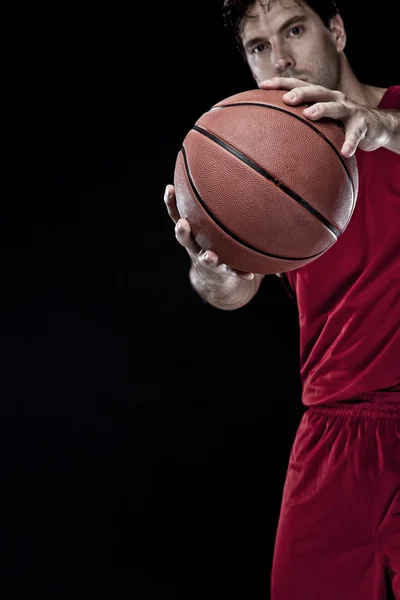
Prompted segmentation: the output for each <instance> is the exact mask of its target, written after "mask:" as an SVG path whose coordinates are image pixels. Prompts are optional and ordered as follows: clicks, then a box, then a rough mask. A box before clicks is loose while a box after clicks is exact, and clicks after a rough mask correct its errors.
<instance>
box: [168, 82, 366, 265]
mask: <svg viewBox="0 0 400 600" xmlns="http://www.w3.org/2000/svg"><path fill="white" fill-rule="evenodd" d="M284 93H285V90H261V89H255V90H249V91H245V92H242V93H239V94H235V95H234V96H230V97H229V98H226V99H225V100H222V101H221V102H218V103H217V104H215V105H214V106H213V107H212V108H211V109H210V110H209V111H208V112H206V113H204V114H203V115H201V117H200V118H199V119H198V120H197V121H196V123H195V125H194V126H193V128H192V129H191V130H190V131H189V132H188V133H187V135H186V137H185V139H184V141H183V145H182V148H181V149H180V151H179V153H178V156H177V160H176V164H175V171H174V185H175V193H176V201H177V207H178V211H179V214H180V216H181V217H183V218H185V219H187V220H188V221H189V223H190V226H191V229H192V235H193V237H194V239H195V240H196V242H197V243H198V244H199V245H200V246H201V248H203V249H204V250H213V251H214V252H216V254H217V255H218V257H219V259H220V261H221V262H224V263H226V264H228V265H229V266H231V267H233V268H235V269H239V270H241V271H248V272H253V273H264V274H267V273H279V272H285V271H291V270H293V269H297V268H299V267H301V266H303V265H306V264H307V263H309V262H311V261H313V260H316V259H317V258H318V257H319V256H321V255H322V254H324V252H326V251H327V250H329V248H330V247H331V246H333V244H334V243H335V242H336V241H337V240H338V238H339V236H340V235H341V234H342V233H343V231H344V230H345V229H346V227H347V225H348V223H349V221H350V219H351V216H352V214H353V211H354V208H355V204H356V200H357V194H358V170H357V162H356V158H355V156H352V157H350V158H346V157H344V156H342V155H341V153H340V149H341V147H342V145H343V143H344V139H345V133H344V127H343V125H342V123H341V122H339V121H336V120H332V119H328V118H324V119H319V120H318V121H309V120H307V119H306V117H305V116H304V115H303V110H304V108H305V105H300V106H288V105H287V104H285V103H284V102H283V100H282V95H283V94H284Z"/></svg>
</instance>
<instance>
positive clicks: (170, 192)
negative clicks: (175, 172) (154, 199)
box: [164, 185, 180, 223]
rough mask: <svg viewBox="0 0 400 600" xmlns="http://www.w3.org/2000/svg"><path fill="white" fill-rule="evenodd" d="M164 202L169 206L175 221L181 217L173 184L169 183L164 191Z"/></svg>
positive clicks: (170, 213)
mask: <svg viewBox="0 0 400 600" xmlns="http://www.w3.org/2000/svg"><path fill="white" fill-rule="evenodd" d="M164 202H165V204H166V207H167V211H168V214H169V216H170V217H171V219H172V220H173V222H174V223H176V222H177V221H178V220H179V219H180V214H179V211H178V208H177V206H176V199H175V188H174V186H173V185H167V187H166V188H165V192H164Z"/></svg>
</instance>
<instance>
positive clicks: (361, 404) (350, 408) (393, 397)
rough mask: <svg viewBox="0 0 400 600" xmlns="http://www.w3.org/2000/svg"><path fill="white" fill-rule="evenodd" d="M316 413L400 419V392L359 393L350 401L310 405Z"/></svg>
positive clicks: (310, 408)
mask: <svg viewBox="0 0 400 600" xmlns="http://www.w3.org/2000/svg"><path fill="white" fill-rule="evenodd" d="M309 410H310V411H312V412H315V413H318V414H327V415H343V416H347V417H379V418H387V419H400V394H398V393H397V392H396V393H393V394H387V393H372V394H361V395H360V396H357V398H354V399H352V400H350V401H347V402H346V401H343V402H336V403H334V404H333V403H332V404H323V405H316V406H310V407H309Z"/></svg>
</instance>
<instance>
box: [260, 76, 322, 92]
mask: <svg viewBox="0 0 400 600" xmlns="http://www.w3.org/2000/svg"><path fill="white" fill-rule="evenodd" d="M259 85H260V88H261V89H264V90H268V89H281V90H291V89H293V88H295V87H301V86H304V85H309V86H310V85H312V84H310V83H307V81H303V80H302V79H295V78H294V77H272V78H271V79H265V80H264V81H261V82H260V84H259Z"/></svg>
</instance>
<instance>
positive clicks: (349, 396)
mask: <svg viewBox="0 0 400 600" xmlns="http://www.w3.org/2000/svg"><path fill="white" fill-rule="evenodd" d="M223 13H224V17H225V22H226V24H227V26H228V27H230V29H231V31H232V33H233V34H234V37H235V39H236V42H237V44H238V46H239V49H240V51H241V52H242V54H243V57H244V58H245V60H246V62H247V64H248V66H249V68H250V70H251V73H252V75H253V77H254V79H255V81H256V82H257V84H258V86H259V87H261V88H264V89H272V88H275V89H282V94H284V95H283V100H284V101H285V102H286V103H288V104H303V103H304V104H307V105H308V108H304V115H305V116H306V117H307V118H308V119H310V120H316V119H320V118H321V117H331V118H334V119H338V120H341V121H342V122H343V124H344V126H345V130H346V136H345V143H344V145H343V148H342V154H343V156H351V155H353V154H355V155H356V158H357V164H358V169H359V194H358V200H357V205H356V209H355V211H354V213H353V216H352V219H351V221H350V223H349V225H348V227H347V228H346V230H345V232H344V233H343V234H342V235H341V236H340V238H339V239H338V241H337V242H336V243H335V244H334V246H332V247H331V248H330V250H329V251H328V252H326V253H325V254H324V255H322V256H321V257H320V258H318V259H317V260H315V261H313V262H311V263H309V264H307V265H305V266H304V267H302V268H299V269H296V270H294V271H290V272H287V273H282V274H278V275H280V276H281V279H282V281H283V283H284V285H285V287H286V289H287V291H288V292H289V293H290V294H291V295H292V297H293V299H294V300H295V302H296V304H297V306H298V311H299V324H300V345H301V347H300V352H301V355H300V366H301V378H302V384H303V390H302V402H303V404H304V405H305V406H306V407H307V409H308V410H306V412H305V413H304V415H303V418H302V421H301V423H300V426H299V429H298V432H297V434H296V439H295V441H294V444H293V448H292V452H291V455H290V461H289V467H288V472H287V478H286V482H285V487H284V492H283V498H282V507H281V514H280V519H279V524H278V531H277V537H276V544H275V552H274V560H273V565H272V577H271V598H272V600H303V599H304V600H384V598H385V597H386V593H385V574H386V575H387V576H388V578H389V579H390V581H391V586H392V588H393V591H394V594H395V597H396V600H400V110H399V109H400V86H396V85H393V86H391V87H389V88H387V89H383V88H378V87H375V86H371V85H367V84H364V83H361V82H360V81H359V80H358V79H357V77H356V76H355V74H354V72H353V70H352V68H351V66H350V64H349V62H348V60H347V58H346V55H345V53H344V49H345V46H346V31H345V27H344V23H343V20H342V18H341V16H340V14H339V12H338V9H337V7H336V5H335V3H334V1H333V0H309V1H308V2H307V3H306V2H303V1H302V0H270V1H269V2H268V1H266V0H255V1H254V0H225V2H224V5H223ZM286 92H288V93H290V92H292V93H294V97H293V98H292V97H291V96H290V95H288V93H286ZM312 109H315V112H313V111H312ZM165 201H166V204H167V208H168V211H169V214H170V216H171V218H172V219H173V221H174V222H175V224H176V225H175V231H176V238H177V240H178V242H179V243H180V244H181V245H182V246H184V247H185V248H186V250H187V252H188V253H189V255H190V258H191V268H190V273H189V277H190V281H191V284H192V286H193V288H194V290H195V291H196V292H197V293H198V294H199V295H200V296H201V297H202V298H203V299H204V300H205V301H206V302H208V303H210V304H211V305H212V306H215V307H217V308H220V309H223V310H234V309H237V308H240V307H242V306H244V305H246V304H247V303H248V302H249V301H250V300H251V299H252V298H253V297H254V295H255V294H256V293H257V291H258V290H259V287H260V284H261V281H262V278H263V276H262V275H259V274H253V273H242V272H238V271H234V270H233V269H231V268H230V267H229V266H227V265H224V264H221V263H220V262H219V261H218V257H217V256H216V254H215V253H214V252H212V251H207V252H203V251H202V250H201V248H199V247H198V245H197V244H196V243H195V241H194V240H193V239H192V238H191V236H190V223H188V222H187V221H186V220H184V219H180V218H179V214H178V212H177V208H176V203H175V197H174V188H173V186H171V185H168V186H167V189H166V196H165Z"/></svg>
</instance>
